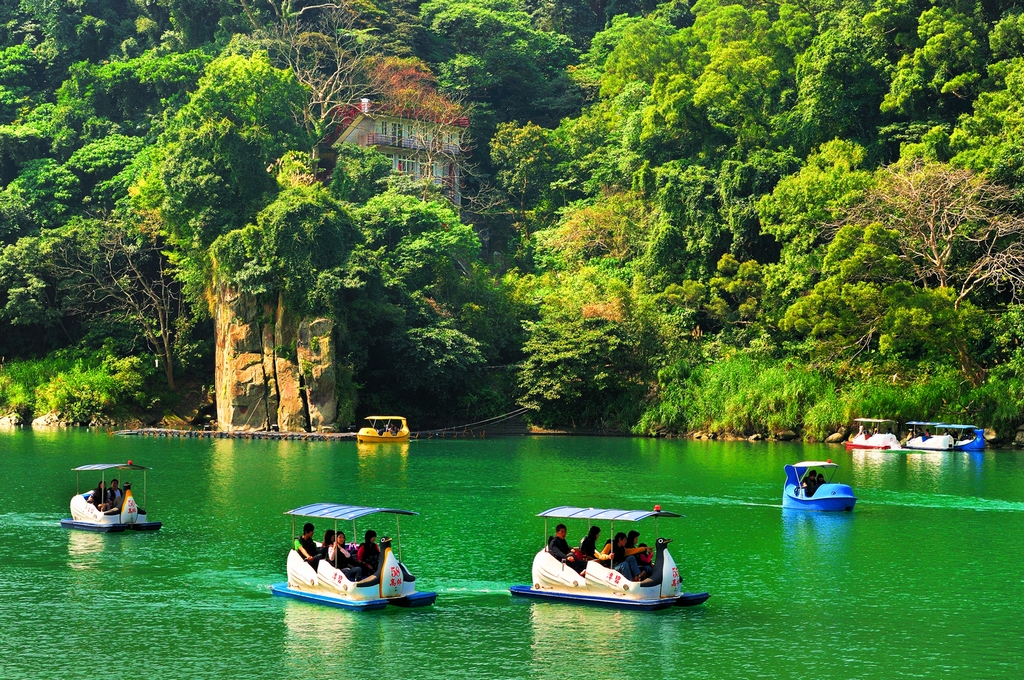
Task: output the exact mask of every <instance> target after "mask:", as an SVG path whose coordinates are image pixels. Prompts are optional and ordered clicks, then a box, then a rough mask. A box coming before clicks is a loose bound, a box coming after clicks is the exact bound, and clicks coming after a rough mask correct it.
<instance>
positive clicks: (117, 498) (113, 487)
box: [89, 479, 132, 512]
mask: <svg viewBox="0 0 1024 680" xmlns="http://www.w3.org/2000/svg"><path fill="white" fill-rule="evenodd" d="M117 483H118V482H117V480H116V479H111V480H110V488H109V489H108V488H106V485H105V484H104V482H103V480H100V483H99V484H97V485H96V488H95V489H93V490H92V495H90V496H89V503H91V504H92V505H93V506H95V507H96V509H97V510H99V511H100V512H106V511H107V510H115V509H117V508H120V507H121V503H122V502H123V501H124V491H127V490H128V489H130V488H132V484H131V482H127V483H126V484H125V485H124V491H122V490H121V489H120V488H118V486H117Z"/></svg>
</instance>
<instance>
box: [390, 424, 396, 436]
mask: <svg viewBox="0 0 1024 680" xmlns="http://www.w3.org/2000/svg"><path fill="white" fill-rule="evenodd" d="M388 434H390V435H391V436H392V437H395V436H397V435H398V424H397V423H391V424H390V425H388Z"/></svg>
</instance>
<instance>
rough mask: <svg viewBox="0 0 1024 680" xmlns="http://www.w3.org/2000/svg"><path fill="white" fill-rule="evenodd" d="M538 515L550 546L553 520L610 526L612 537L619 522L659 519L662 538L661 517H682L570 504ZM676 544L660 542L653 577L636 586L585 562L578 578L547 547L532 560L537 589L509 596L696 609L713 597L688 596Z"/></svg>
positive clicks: (594, 563)
mask: <svg viewBox="0 0 1024 680" xmlns="http://www.w3.org/2000/svg"><path fill="white" fill-rule="evenodd" d="M537 516H538V517H543V518H544V536H545V542H547V541H548V522H547V520H548V519H549V518H558V519H566V520H585V521H587V523H588V526H591V525H593V524H594V523H595V522H603V521H607V522H609V535H610V536H614V535H615V533H614V528H615V522H639V521H641V520H644V519H648V518H654V520H655V529H654V533H655V535H656V536H657V533H658V528H657V520H658V518H659V517H682V515H679V514H677V513H674V512H667V511H663V510H661V507H660V506H655V508H654V510H607V509H601V508H579V507H574V506H568V505H563V506H559V507H557V508H551V509H550V510H545V511H544V512H542V513H539V514H538V515H537ZM671 542H672V540H671V539H668V538H661V537H658V538H657V540H656V541H655V555H654V559H653V560H652V567H653V573H652V574H651V576H650V577H649V578H645V579H644V580H641V581H632V580H630V579H628V578H626V577H625V576H624V575H623V574H621V573H619V572H618V571H616V570H614V569H609V568H608V567H606V566H604V565H602V564H601V563H600V562H599V561H597V560H591V561H589V562H586V568H585V569H584V570H582V573H579V572H577V571H576V569H574V568H573V566H572V564H571V563H569V561H567V560H565V559H562V560H560V559H558V558H556V557H555V556H554V555H552V554H551V553H550V552H549V550H548V546H547V545H545V546H544V548H543V549H542V550H541V551H540V552H538V553H537V555H536V556H535V557H534V558H533V585H515V586H512V587H511V588H509V591H510V592H511V593H512V594H513V595H516V596H520V597H530V598H537V599H543V600H553V601H558V602H571V603H576V604H591V605H601V606H607V607H617V608H622V609H642V610H653V609H667V608H669V607H692V606H694V605H699V604H701V603H703V602H705V601H706V600H707V599H708V597H710V595H709V594H708V593H684V592H683V586H682V579H681V578H680V576H679V569H678V567H677V566H676V563H675V560H673V559H672V555H671V554H669V551H668V544H669V543H671ZM577 567H579V565H577Z"/></svg>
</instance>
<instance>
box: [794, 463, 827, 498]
mask: <svg viewBox="0 0 1024 680" xmlns="http://www.w3.org/2000/svg"><path fill="white" fill-rule="evenodd" d="M824 483H825V475H823V474H821V473H820V472H815V471H814V470H813V469H812V470H810V471H809V472H808V473H807V474H806V475H804V480H803V481H802V482H801V483H800V488H802V489H803V490H804V496H805V497H806V498H810V497H811V496H813V495H814V492H815V491H817V490H818V487H819V486H821V485H822V484H824Z"/></svg>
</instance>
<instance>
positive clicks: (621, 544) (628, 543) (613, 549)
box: [548, 524, 654, 581]
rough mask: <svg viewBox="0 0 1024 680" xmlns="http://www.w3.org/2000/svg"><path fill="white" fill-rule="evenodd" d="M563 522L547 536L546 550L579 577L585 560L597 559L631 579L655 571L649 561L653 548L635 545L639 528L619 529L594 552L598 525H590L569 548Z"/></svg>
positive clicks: (599, 528) (585, 569) (645, 577)
mask: <svg viewBox="0 0 1024 680" xmlns="http://www.w3.org/2000/svg"><path fill="white" fill-rule="evenodd" d="M565 534H566V528H565V525H564V524H559V525H558V526H556V527H555V535H554V536H551V537H549V538H548V553H550V554H551V556H552V557H554V558H555V559H556V560H559V561H561V562H564V563H565V564H567V565H569V566H570V567H571V568H572V569H573V570H575V571H576V573H578V574H580V575H581V576H585V575H586V571H587V563H588V562H592V561H593V562H598V563H599V564H605V565H606V566H608V567H610V568H611V569H614V570H615V571H617V572H619V573H620V574H622V575H623V576H625V577H626V578H627V579H629V580H630V581H643V580H644V579H648V578H650V577H651V575H653V574H654V564H653V563H652V561H651V558H652V555H653V552H654V551H653V550H652V549H651V548H649V547H648V546H647V545H646V544H644V543H641V544H639V545H637V539H639V538H640V532H639V531H635V530H634V531H630V532H629V533H628V534H627V533H624V532H622V531H620V532H618V533H617V534H615V536H614V537H613V538H612V539H611V540H609V541H606V542H605V544H604V547H603V548H601V551H600V552H598V551H597V540H598V538H599V537H600V535H601V527H599V526H596V525H595V526H592V527H590V531H588V532H587V535H586V536H584V537H583V538H582V539H581V540H580V546H579V547H578V548H570V547H569V543H568V542H567V541H566V540H565Z"/></svg>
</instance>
